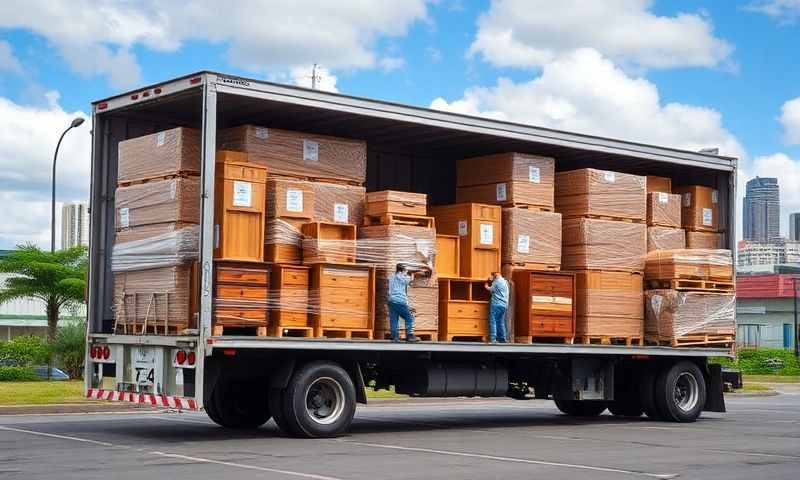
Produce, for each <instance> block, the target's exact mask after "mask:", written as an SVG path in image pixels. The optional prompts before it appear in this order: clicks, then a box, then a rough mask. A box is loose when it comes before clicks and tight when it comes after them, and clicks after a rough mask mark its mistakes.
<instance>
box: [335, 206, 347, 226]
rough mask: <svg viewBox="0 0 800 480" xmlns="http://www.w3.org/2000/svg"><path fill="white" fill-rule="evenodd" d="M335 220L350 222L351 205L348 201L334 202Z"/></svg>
mask: <svg viewBox="0 0 800 480" xmlns="http://www.w3.org/2000/svg"><path fill="white" fill-rule="evenodd" d="M333 221H334V222H337V223H349V222H350V205H348V204H346V203H334V204H333Z"/></svg>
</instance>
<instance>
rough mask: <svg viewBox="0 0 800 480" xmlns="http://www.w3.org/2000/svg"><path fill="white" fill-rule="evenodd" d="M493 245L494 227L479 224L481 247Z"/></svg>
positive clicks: (488, 224)
mask: <svg viewBox="0 0 800 480" xmlns="http://www.w3.org/2000/svg"><path fill="white" fill-rule="evenodd" d="M493 243H494V225H492V224H490V223H481V245H491V244H493Z"/></svg>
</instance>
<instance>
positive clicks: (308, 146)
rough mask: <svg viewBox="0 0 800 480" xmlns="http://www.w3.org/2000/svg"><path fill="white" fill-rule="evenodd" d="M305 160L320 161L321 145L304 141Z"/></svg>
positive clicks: (311, 141)
mask: <svg viewBox="0 0 800 480" xmlns="http://www.w3.org/2000/svg"><path fill="white" fill-rule="evenodd" d="M303 160H306V161H308V162H316V161H319V143H317V142H315V141H313V140H303Z"/></svg>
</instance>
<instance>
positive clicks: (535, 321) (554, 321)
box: [513, 270, 576, 343]
mask: <svg viewBox="0 0 800 480" xmlns="http://www.w3.org/2000/svg"><path fill="white" fill-rule="evenodd" d="M513 280H514V287H515V295H514V297H515V298H514V301H515V308H514V312H515V318H514V337H515V338H516V339H517V341H518V342H519V341H526V342H528V343H530V342H531V341H532V340H533V339H537V338H558V339H563V340H564V342H565V343H572V339H573V337H574V336H575V311H576V310H575V274H573V273H569V272H532V271H526V270H514V273H513Z"/></svg>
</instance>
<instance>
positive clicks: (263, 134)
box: [256, 127, 269, 140]
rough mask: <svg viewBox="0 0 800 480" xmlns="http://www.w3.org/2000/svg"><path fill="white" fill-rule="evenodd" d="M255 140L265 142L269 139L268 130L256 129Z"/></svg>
mask: <svg viewBox="0 0 800 480" xmlns="http://www.w3.org/2000/svg"><path fill="white" fill-rule="evenodd" d="M256 138H258V139H260V140H266V139H267V138H269V130H267V129H266V128H263V127H262V128H256Z"/></svg>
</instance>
